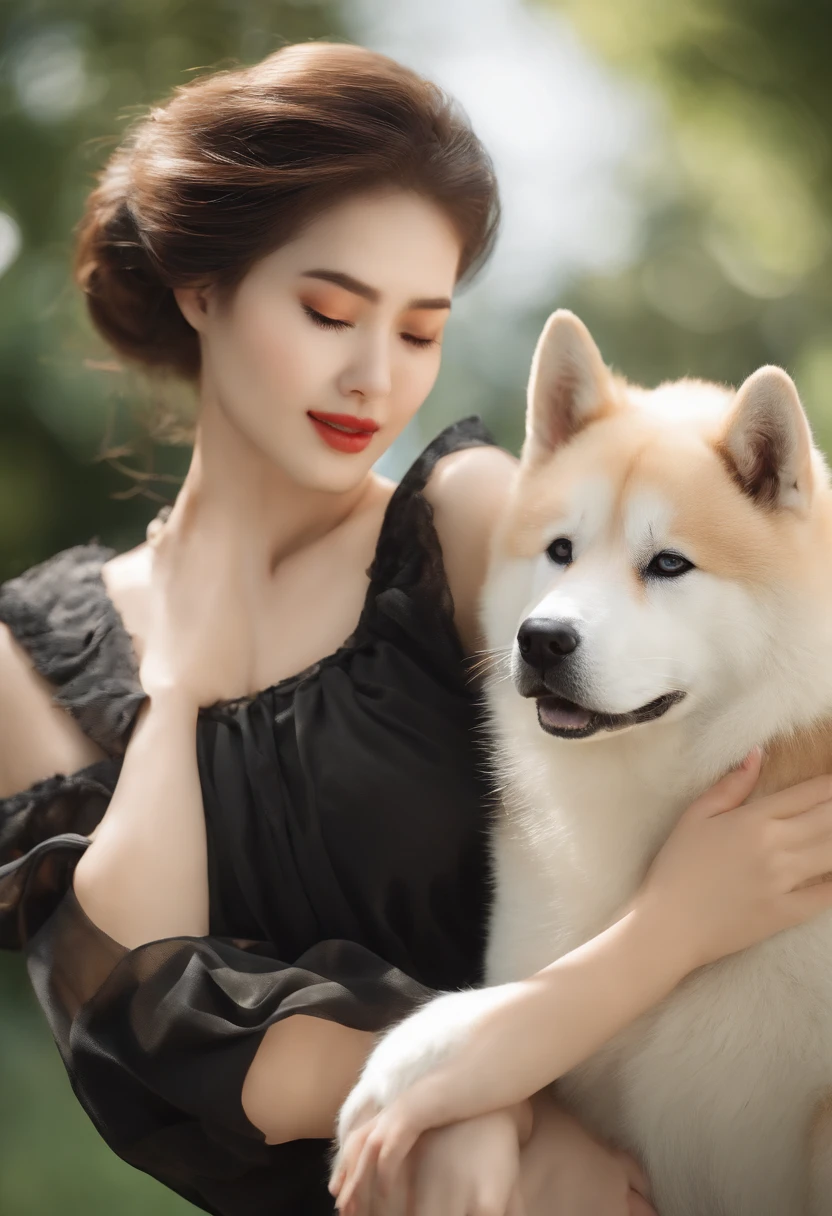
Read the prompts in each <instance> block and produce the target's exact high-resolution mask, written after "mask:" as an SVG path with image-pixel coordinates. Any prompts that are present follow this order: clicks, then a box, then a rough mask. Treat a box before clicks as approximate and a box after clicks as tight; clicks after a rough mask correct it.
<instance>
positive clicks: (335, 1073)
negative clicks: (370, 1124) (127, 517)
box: [75, 691, 374, 1144]
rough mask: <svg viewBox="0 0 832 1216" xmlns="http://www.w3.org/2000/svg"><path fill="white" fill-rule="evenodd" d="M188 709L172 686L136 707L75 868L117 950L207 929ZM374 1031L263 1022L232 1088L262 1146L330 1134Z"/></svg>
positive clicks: (309, 1022)
mask: <svg viewBox="0 0 832 1216" xmlns="http://www.w3.org/2000/svg"><path fill="white" fill-rule="evenodd" d="M196 717H197V710H196V707H195V706H194V705H193V704H192V703H191V702H190V701H189V700H188V698H187V697H185V696H183V695H180V694H179V693H177V692H175V691H171V692H170V693H169V694H167V695H164V694H163V695H160V696H158V697H155V698H151V699H150V701H149V703H148V704H146V705H145V706H144V707H143V709H142V711H141V713H140V715H139V719H138V721H137V723H136V727H135V729H134V732H133V736H132V738H131V740H130V744H129V746H128V748H127V754H126V756H125V760H124V767H123V770H122V774H121V777H120V779H119V783H118V786H117V787H116V791H115V793H114V795H113V798H112V801H111V803H110V806H109V807H108V809H107V813H106V814H105V816H104V819H103V820H102V822H101V824H100V825H99V827H98V829H97V830H96V832H95V833H94V839H93V841H92V844H91V845H90V847H89V848H88V849H87V851H86V853H85V854H84V855H83V857H82V858H81V860H80V861H79V862H78V865H77V867H76V870H75V894H76V897H77V899H78V901H79V903H80V904H81V907H82V908H83V910H84V912H85V913H86V915H87V916H88V917H89V919H90V920H91V921H92V922H93V924H95V925H96V926H97V927H98V928H99V929H101V930H102V931H103V932H104V933H106V934H107V935H108V936H109V937H111V938H113V940H114V941H116V942H118V943H120V944H121V945H123V946H126V947H127V948H128V949H135V948H136V947H138V946H141V945H143V944H144V943H146V942H150V941H156V940H158V939H160V938H165V937H180V936H188V937H201V936H204V935H206V934H207V933H208V885H207V877H206V845H205V820H204V814H203V806H202V794H201V789H200V784H199V773H198V771H197V764H196V741H195V734H196ZM160 841H164V847H163V848H162V847H160ZM373 1041H374V1036H373V1035H372V1034H369V1033H367V1032H363V1031H359V1030H352V1029H351V1028H350V1027H347V1026H341V1025H339V1024H338V1023H335V1022H329V1021H326V1020H325V1019H323V1018H314V1017H308V1016H305V1015H299V1016H293V1017H289V1018H286V1019H284V1020H283V1021H281V1022H278V1023H277V1024H276V1025H274V1026H271V1027H270V1028H269V1029H268V1030H267V1031H266V1034H265V1036H264V1038H263V1041H262V1042H261V1044H260V1047H259V1049H258V1051H257V1054H256V1056H255V1057H254V1061H253V1063H252V1065H251V1067H250V1068H249V1071H248V1074H247V1077H246V1081H245V1084H244V1087H243V1094H242V1102H243V1109H244V1111H245V1113H246V1116H247V1117H248V1119H249V1120H250V1121H251V1122H252V1123H253V1124H254V1126H255V1127H257V1128H259V1129H260V1131H262V1132H263V1133H264V1135H265V1137H266V1139H267V1141H268V1142H269V1143H271V1144H276V1143H281V1142H283V1141H286V1140H296V1139H304V1138H307V1137H326V1138H329V1137H331V1136H332V1134H333V1128H334V1124H335V1119H336V1116H337V1113H338V1110H339V1107H340V1106H341V1104H342V1103H343V1101H344V1099H345V1098H346V1096H347V1094H348V1093H349V1091H350V1089H351V1088H352V1086H353V1085H354V1084H355V1081H356V1080H357V1078H358V1075H359V1073H360V1071H361V1068H362V1066H363V1064H364V1061H365V1059H366V1057H367V1055H368V1053H369V1052H370V1050H371V1048H372V1045H373Z"/></svg>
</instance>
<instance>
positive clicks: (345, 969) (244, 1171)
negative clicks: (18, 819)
mask: <svg viewBox="0 0 832 1216" xmlns="http://www.w3.org/2000/svg"><path fill="white" fill-rule="evenodd" d="M87 845H88V841H87V840H86V839H85V838H84V837H82V836H78V835H74V834H72V833H67V834H64V835H63V836H60V837H54V838H52V839H50V840H48V841H45V842H43V843H41V844H40V845H38V846H36V847H35V848H34V849H32V850H31V851H30V852H29V853H28V854H27V856H26V857H24V858H21V859H19V860H17V861H15V862H12V863H10V864H9V865H6V866H4V867H2V869H0V901H2V902H4V903H6V904H7V905H8V904H12V903H14V904H16V905H17V906H22V907H24V908H26V909H27V914H28V920H27V922H26V924H25V925H23V926H22V931H23V933H24V934H25V935H26V938H25V941H24V943H23V944H24V946H25V950H26V957H27V964H28V968H29V973H30V977H31V980H32V983H33V986H34V988H35V992H36V994H37V997H38V1000H39V1002H40V1004H41V1005H42V1007H43V1009H44V1011H45V1013H46V1015H47V1018H48V1021H49V1024H50V1027H51V1029H52V1033H53V1035H54V1037H55V1041H56V1043H57V1045H58V1049H59V1051H60V1053H61V1056H62V1059H63V1062H64V1064H65V1066H66V1069H67V1072H68V1074H69V1077H70V1080H71V1083H72V1086H73V1089H74V1090H75V1093H76V1094H77V1096H78V1098H79V1100H80V1101H81V1103H82V1105H83V1106H84V1108H85V1109H86V1111H87V1113H88V1114H89V1116H90V1118H91V1119H92V1121H93V1122H94V1123H95V1125H96V1127H97V1128H98V1130H99V1131H100V1132H101V1134H102V1136H103V1137H104V1139H105V1140H106V1141H107V1143H108V1144H109V1145H110V1147H111V1148H112V1149H113V1150H114V1151H115V1152H116V1153H118V1155H119V1156H120V1157H122V1158H123V1159H124V1160H125V1161H127V1162H129V1163H130V1164H131V1165H134V1166H137V1167H138V1168H139V1169H142V1170H144V1171H146V1172H147V1173H149V1174H152V1175H153V1176H154V1177H156V1178H158V1179H159V1180H160V1181H161V1182H164V1183H165V1184H166V1185H168V1186H169V1187H171V1188H172V1189H173V1190H176V1191H178V1192H179V1193H180V1194H181V1195H183V1196H184V1197H185V1198H187V1199H189V1200H190V1201H191V1202H192V1203H195V1204H196V1205H197V1206H199V1207H201V1208H203V1209H204V1210H205V1211H208V1212H215V1213H218V1214H221V1216H231V1214H232V1213H233V1214H234V1216H260V1214H261V1213H263V1214H265V1213H266V1212H268V1213H270V1214H272V1216H274V1214H275V1213H280V1214H281V1216H282V1214H283V1213H295V1212H297V1213H298V1214H299V1216H300V1214H301V1213H302V1214H303V1216H316V1214H317V1213H318V1212H321V1213H324V1212H326V1213H331V1212H332V1210H333V1209H332V1200H331V1199H330V1197H329V1195H328V1194H327V1192H326V1188H325V1179H326V1173H327V1171H326V1162H325V1156H326V1144H325V1143H324V1142H319V1141H295V1142H293V1143H291V1144H285V1145H267V1144H266V1143H265V1139H264V1137H263V1135H262V1133H261V1132H260V1131H259V1130H258V1129H257V1128H255V1127H253V1126H252V1124H251V1123H250V1122H249V1120H248V1119H247V1117H246V1115H245V1113H244V1111H243V1108H242V1103H241V1095H242V1089H243V1083H244V1081H245V1077H246V1073H247V1071H248V1069H249V1066H250V1065H251V1062H252V1060H253V1059H254V1056H255V1053H256V1051H257V1048H258V1046H259V1044H260V1042H261V1040H262V1038H263V1035H264V1034H265V1032H266V1030H267V1028H268V1027H269V1026H271V1025H273V1024H274V1023H276V1022H278V1021H280V1020H281V1019H282V1018H285V1017H288V1016H290V1015H292V1014H297V1013H305V1014H309V1015H311V1016H313V1017H323V1018H327V1019H330V1020H334V1021H337V1022H340V1023H341V1024H342V1025H345V1026H351V1027H353V1028H354V1029H358V1030H368V1031H377V1030H380V1029H382V1028H383V1027H385V1026H387V1025H389V1024H390V1023H392V1022H394V1021H396V1020H398V1019H399V1018H400V1017H402V1016H404V1015H405V1014H406V1013H407V1012H408V1011H409V1010H411V1009H413V1008H414V1006H415V1005H416V1004H418V1003H419V1002H420V1001H421V1000H422V999H424V998H425V997H426V996H428V995H429V991H428V989H426V988H423V987H422V986H421V985H419V984H417V983H416V982H415V981H414V980H412V979H410V978H409V977H407V976H406V975H404V974H403V973H402V972H401V971H398V970H397V969H396V968H395V967H391V966H389V965H388V964H386V963H385V962H383V961H382V959H380V958H379V957H378V956H377V955H375V954H373V953H372V952H371V951H369V950H366V949H365V948H364V947H363V946H360V945H358V944H356V943H354V942H348V941H325V942H321V943H319V944H318V945H316V946H313V947H312V948H311V949H309V950H307V951H306V952H305V953H304V954H303V955H302V956H301V957H300V958H298V959H296V960H295V961H294V962H293V964H292V965H291V966H289V965H287V964H285V963H283V962H281V961H280V960H278V959H277V958H275V957H274V950H273V947H271V946H270V945H269V944H268V943H265V942H261V943H256V942H247V943H243V942H238V941H235V940H233V939H230V938H222V937H204V938H190V937H182V938H170V939H165V940H161V941H157V942H152V943H149V944H147V945H144V946H141V947H139V948H138V949H135V950H127V949H125V948H124V947H121V946H119V945H118V944H117V943H116V942H114V941H113V940H112V939H111V938H109V937H107V936H106V934H104V933H102V932H101V931H100V930H99V929H98V928H97V927H96V926H95V925H94V924H93V923H92V922H91V921H90V920H89V918H88V917H87V916H86V915H85V914H84V912H83V909H82V908H81V906H80V904H79V903H78V901H77V899H76V898H75V896H74V893H73V892H72V890H71V885H70V884H71V874H72V870H73V869H74V866H75V864H76V863H77V860H78V858H79V857H80V856H81V854H82V853H83V851H84V849H85V848H86V847H87ZM60 891H63V892H65V894H64V895H63V897H62V898H60V901H59V902H58V903H57V906H53V905H54V903H55V900H56V899H57V898H58V892H60ZM50 896H51V898H50ZM38 920H40V921H41V923H37V922H38ZM29 934H31V935H29ZM279 1101H280V1078H279V1077H276V1078H275V1102H279Z"/></svg>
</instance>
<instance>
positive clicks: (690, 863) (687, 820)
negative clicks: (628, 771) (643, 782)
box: [631, 748, 832, 978]
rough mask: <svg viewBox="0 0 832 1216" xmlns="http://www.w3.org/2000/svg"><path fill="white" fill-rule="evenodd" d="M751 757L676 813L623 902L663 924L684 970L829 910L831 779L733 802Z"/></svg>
mask: <svg viewBox="0 0 832 1216" xmlns="http://www.w3.org/2000/svg"><path fill="white" fill-rule="evenodd" d="M760 763H761V753H760V749H759V748H757V749H755V750H754V752H752V753H751V754H750V755H749V756H748V757H747V759H746V761H745V764H744V766H743V767H741V768H739V769H737V770H735V771H734V772H731V773H729V774H728V776H727V777H725V778H723V780H722V781H720V782H719V783H718V784H717V785H715V786H713V787H712V788H711V789H710V790H708V791H707V792H706V793H705V794H703V795H702V796H701V797H700V798H698V799H697V800H696V801H695V802H694V803H693V804H692V805H691V806H690V807H689V808H688V809H687V811H685V813H684V814H683V815H682V817H681V819H680V820H679V822H678V823H677V824H676V827H675V828H674V829H673V832H672V833H671V835H670V837H669V838H668V840H667V841H666V842H665V844H664V847H663V848H662V849H661V851H660V852H659V854H658V855H657V857H656V859H655V861H654V862H653V864H652V866H651V867H650V870H649V871H648V874H647V877H646V879H645V881H644V883H643V884H642V886H641V888H640V890H639V891H638V893H637V894H636V897H635V900H634V901H633V904H632V905H631V906H632V907H640V908H642V909H643V910H645V911H646V912H647V913H648V915H649V917H651V918H652V920H653V921H654V922H655V923H656V924H659V923H661V922H663V923H664V924H665V926H666V932H667V933H670V934H672V935H673V937H674V938H675V940H676V941H677V942H678V949H679V952H680V958H681V960H682V963H683V971H684V973H687V972H690V971H693V970H695V969H696V968H697V967H699V966H702V965H703V964H705V963H710V962H714V961H716V960H717V959H720V958H723V957H725V955H727V954H733V953H734V952H735V951H737V950H743V949H745V948H747V947H748V946H752V945H754V944H756V943H757V942H759V941H762V940H764V939H765V938H768V937H771V936H772V935H773V934H775V933H778V932H780V931H781V930H783V929H788V928H792V927H794V926H795V925H798V924H801V923H802V922H804V921H806V920H809V919H810V918H811V917H813V916H816V915H817V914H818V913H820V912H824V911H827V910H828V909H829V908H832V882H829V881H822V880H823V879H829V878H832V776H822V777H813V778H812V779H811V780H809V781H803V782H801V783H800V784H799V785H795V786H792V787H790V788H789V789H785V790H782V791H780V792H778V793H776V794H768V795H767V796H766V797H764V798H759V799H756V800H754V801H752V802H749V803H747V804H746V805H743V806H741V805H740V803H742V802H743V800H744V799H745V798H747V797H748V796H749V795H750V793H751V792H752V790H753V787H754V785H755V783H756V780H757V778H758V776H759V772H760ZM726 812H727V813H726ZM680 978H681V977H680Z"/></svg>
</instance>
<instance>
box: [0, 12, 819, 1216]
mask: <svg viewBox="0 0 832 1216" xmlns="http://www.w3.org/2000/svg"><path fill="white" fill-rule="evenodd" d="M320 37H337V38H344V39H348V40H351V41H356V42H361V43H364V44H365V45H368V46H371V47H375V48H377V49H379V50H384V51H387V52H389V53H391V54H393V55H395V56H397V57H398V58H400V59H402V60H403V61H405V62H407V63H409V64H411V65H412V66H414V67H416V68H417V69H419V70H421V71H423V72H425V73H426V74H429V75H431V76H433V77H434V78H435V79H437V80H438V81H439V82H440V83H441V84H443V85H444V86H446V87H447V88H448V89H449V90H450V91H451V92H453V93H454V94H455V95H456V96H457V97H458V98H459V99H460V100H461V101H462V103H463V104H464V106H465V107H466V109H467V110H468V112H469V114H470V115H471V117H472V120H473V122H474V125H475V127H476V128H477V130H478V131H479V133H480V134H481V136H482V137H483V138H484V140H485V141H486V143H487V144H488V146H489V147H490V149H491V151H492V153H493V155H494V158H495V161H496V164H497V169H498V173H499V176H500V179H501V184H502V190H503V195H504V200H505V212H506V215H505V226H504V230H503V235H502V238H501V242H500V245H499V248H498V252H497V256H496V258H495V260H494V262H493V264H492V266H491V267H490V268H489V270H488V271H487V273H486V274H485V275H483V276H482V278H481V280H480V281H479V282H478V283H477V284H476V285H475V286H474V287H472V288H471V289H469V290H468V291H467V292H466V293H465V294H464V295H463V296H461V297H460V299H459V301H458V305H457V307H456V308H455V312H454V318H453V321H452V323H451V326H450V329H449V334H448V339H447V341H446V346H445V359H444V366H443V370H442V374H441V377H440V381H439V383H438V385H437V388H436V389H435V391H434V393H433V394H432V396H431V398H430V400H429V401H428V402H427V404H426V405H425V407H424V409H423V411H422V413H421V415H420V417H419V419H418V421H417V424H416V425H414V426H413V427H411V428H410V430H409V431H408V432H406V433H405V435H404V436H402V439H401V440H400V442H399V443H398V445H397V447H396V449H395V450H394V451H393V452H392V453H391V454H390V456H389V457H388V458H387V461H386V466H387V470H388V471H389V472H392V473H393V474H394V475H396V474H399V473H400V472H401V471H402V469H403V468H404V467H405V466H406V465H407V463H408V462H409V460H410V459H411V458H412V456H413V455H414V454H415V452H416V451H417V450H418V449H419V447H420V446H421V444H422V443H423V442H424V441H426V440H427V439H428V438H429V437H430V436H431V435H432V434H433V433H434V432H435V431H436V430H438V429H439V428H440V427H441V426H442V425H444V423H445V422H447V421H450V420H451V419H453V418H455V417H459V416H461V415H463V414H465V413H469V412H473V411H476V412H478V413H480V414H482V415H483V416H484V417H485V418H486V420H487V421H488V422H489V423H490V425H491V426H492V428H493V429H494V430H495V432H496V433H497V435H498V437H499V438H500V439H501V441H502V442H503V443H505V444H506V445H507V446H509V447H511V448H514V449H516V448H517V447H518V445H519V441H520V436H521V430H522V412H523V397H524V384H525V379H526V375H527V370H528V366H529V360H530V357H531V352H532V349H533V346H534V342H535V339H536V336H537V334H538V332H539V330H540V327H541V324H542V322H543V320H544V318H545V316H546V315H547V314H548V312H549V311H550V310H551V309H552V308H553V307H555V306H558V305H562V306H568V307H571V308H573V309H575V310H576V311H577V312H578V313H579V314H580V315H581V316H582V317H583V318H584V319H585V320H586V321H587V323H588V324H589V326H590V328H591V329H592V331H593V333H594V334H595V336H596V338H597V339H598V341H599V343H600V345H601V348H602V350H603V352H604V354H605V356H606V357H607V359H608V361H609V362H610V363H612V364H613V365H614V366H615V367H617V368H618V369H619V370H620V371H622V372H624V373H625V374H627V375H628V376H630V377H631V378H633V379H636V380H638V381H640V382H642V383H646V384H655V383H658V382H659V381H661V380H662V379H666V378H669V377H677V376H681V375H690V374H692V375H697V376H704V377H708V378H713V379H717V380H724V381H728V382H733V383H738V382H739V381H741V380H742V379H743V378H744V377H745V376H746V375H747V374H748V373H749V372H751V371H752V370H753V369H754V368H755V367H757V366H759V365H760V364H762V363H766V362H775V363H779V364H781V365H783V366H785V367H787V368H788V369H789V371H790V372H791V373H792V374H793V375H794V376H795V378H796V379H797V382H798V386H799V388H800V390H801V393H802V396H803V399H804V401H805V403H806V405H807V408H808V410H809V413H810V416H811V419H812V422H813V426H814V428H815V432H816V434H817V436H818V438H819V441H820V443H821V445H822V446H824V447H829V446H830V445H832V404H830V401H831V398H830V387H832V325H831V324H830V322H832V274H830V270H831V269H832V265H830V262H831V261H832V247H831V246H830V235H831V234H832V228H831V227H830V203H832V159H830V132H832V73H830V71H829V66H828V59H829V46H830V38H832V6H828V5H824V4H820V3H817V0H790V2H789V3H788V4H785V3H782V0H624V2H622V0H528V2H524V0H419V3H418V4H416V3H413V0H343V2H337V0H0V579H3V578H6V577H9V576H11V575H13V574H15V573H17V572H19V571H20V570H22V569H24V568H25V567H26V566H28V565H30V564H32V563H33V562H35V561H38V560H40V559H42V558H44V557H46V556H48V555H49V554H51V553H53V552H55V551H56V550H58V549H60V548H62V547H64V546H67V545H70V544H74V543H77V542H79V541H85V540H89V539H90V538H92V537H94V536H97V537H100V538H101V539H102V540H103V541H105V542H107V543H110V544H112V545H114V546H116V547H119V548H122V547H127V546H129V545H132V544H134V543H136V541H138V540H139V539H140V538H141V536H142V534H143V531H144V528H145V525H146V523H147V520H148V518H149V517H150V516H151V515H152V514H153V513H154V512H155V510H156V504H157V502H158V501H159V499H161V500H165V499H167V498H169V497H170V496H171V495H172V493H173V492H175V484H176V478H177V477H178V476H180V475H181V472H182V470H183V468H184V464H185V461H186V460H187V449H186V448H184V447H182V446H178V447H177V446H161V445H159V444H154V443H152V442H150V440H149V439H148V438H147V437H146V432H145V430H144V427H143V422H144V419H145V418H146V417H147V415H148V413H149V412H151V411H153V410H154V409H155V407H156V406H158V405H159V403H160V402H161V403H165V402H166V401H168V400H172V399H173V397H172V390H171V388H170V387H169V386H165V385H160V384H155V385H149V384H147V383H144V382H142V381H141V380H140V379H139V378H137V377H136V376H134V375H132V374H130V373H128V372H125V371H123V370H120V369H119V368H118V367H117V366H116V365H115V363H114V361H113V359H112V357H111V356H110V355H109V353H108V352H107V351H106V350H105V349H104V348H103V347H102V346H101V344H100V343H99V342H98V341H97V340H96V339H95V337H94V336H93V334H92V332H91V330H90V328H89V327H88V325H87V323H86V320H85V317H84V313H83V309H82V307H81V305H80V301H79V299H78V297H77V295H76V293H75V291H74V290H73V288H72V285H71V280H70V273H69V268H70V262H71V242H72V229H73V226H74V224H75V223H76V221H77V219H78V217H79V214H80V211H81V207H82V200H83V198H84V195H85V192H86V191H87V190H88V189H89V187H90V184H91V182H92V178H93V175H94V173H95V171H96V169H97V168H98V167H99V166H100V165H101V164H102V162H103V160H104V159H105V157H106V155H107V153H108V151H109V150H110V149H111V148H112V147H113V146H114V145H115V143H116V142H117V141H118V138H119V134H120V132H122V131H123V130H124V129H125V126H126V124H127V123H128V122H129V120H130V118H131V117H132V116H134V115H135V114H136V113H138V112H141V110H142V108H143V107H145V106H146V105H148V104H149V103H151V102H153V101H155V100H157V99H159V98H161V97H163V96H164V95H165V94H167V93H168V92H169V91H170V90H171V89H172V88H173V87H175V86H176V85H178V84H182V83H184V82H185V81H187V80H188V79H190V78H191V77H192V76H193V74H194V73H195V72H196V71H199V70H205V69H206V68H210V67H214V66H228V65H229V64H233V63H239V62H242V63H249V62H253V61H255V60H256V59H258V58H260V57H262V56H263V55H265V54H267V53H268V52H269V51H271V50H274V49H276V48H277V47H278V46H280V45H282V44H283V43H284V42H287V41H296V40H299V39H307V38H320ZM105 453H106V454H107V455H106V456H105ZM150 474H152V476H150ZM193 1210H194V1209H193V1208H191V1207H190V1205H189V1204H186V1203H184V1202H183V1201H181V1200H179V1199H178V1198H176V1197H174V1196H172V1195H170V1194H169V1193H168V1192H167V1191H165V1190H164V1189H163V1188H161V1187H159V1186H157V1185H156V1184H155V1183H154V1182H152V1181H151V1180H149V1179H147V1178H146V1177H144V1176H143V1175H141V1174H138V1173H137V1172H135V1171H133V1170H131V1169H130V1168H129V1167H127V1166H124V1165H122V1164H121V1163H120V1162H119V1161H118V1160H117V1159H116V1158H115V1157H114V1156H112V1154H110V1153H109V1151H108V1150H107V1149H106V1148H105V1147H104V1146H103V1144H101V1142H100V1141H99V1140H98V1138H97V1136H96V1134H95V1132H94V1131H93V1130H92V1127H91V1126H89V1125H88V1123H87V1121H86V1118H85V1116H84V1115H83V1114H82V1113H81V1111H80V1109H79V1108H78V1107H77V1105H76V1103H75V1101H74V1099H73V1097H72V1095H71V1092H70V1090H69V1086H68V1083H67V1081H66V1078H65V1076H64V1073H63V1070H62V1068H61V1067H60V1064H59V1062H58V1058H57V1053H56V1051H55V1049H54V1047H53V1045H52V1043H51V1040H50V1039H49V1037H48V1034H47V1032H46V1029H45V1025H44V1023H43V1019H42V1016H41V1014H40V1011H39V1010H38V1009H37V1007H36V1006H35V1005H34V1003H33V1001H32V999H31V998H30V996H29V994H28V989H27V985H26V979H25V975H24V973H23V969H22V966H21V963H20V959H18V958H15V957H13V956H5V957H0V1213H1V1214H2V1216H51V1214H52V1213H53V1212H55V1213H57V1212H60V1213H61V1216H81V1214H83V1216H111V1213H113V1212H115V1211H118V1212H119V1213H122V1214H123V1216H133V1214H138V1213H145V1212H153V1213H157V1214H158V1216H174V1214H176V1213H178V1214H180V1216H181V1214H184V1213H185V1212H187V1211H193Z"/></svg>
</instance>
